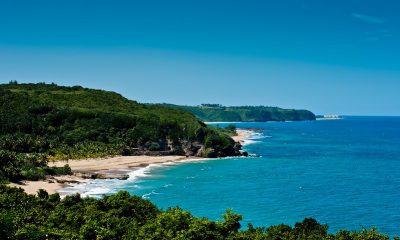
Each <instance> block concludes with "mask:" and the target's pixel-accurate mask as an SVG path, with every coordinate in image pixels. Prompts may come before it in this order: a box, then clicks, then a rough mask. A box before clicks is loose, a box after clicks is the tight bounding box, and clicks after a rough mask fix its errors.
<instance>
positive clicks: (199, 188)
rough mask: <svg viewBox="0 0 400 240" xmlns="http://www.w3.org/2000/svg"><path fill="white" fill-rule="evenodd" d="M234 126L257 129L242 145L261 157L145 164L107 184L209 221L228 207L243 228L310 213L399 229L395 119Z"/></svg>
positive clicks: (331, 221)
mask: <svg viewBox="0 0 400 240" xmlns="http://www.w3.org/2000/svg"><path fill="white" fill-rule="evenodd" d="M219 125H220V126H225V125H226V124H219ZM236 126H237V127H238V128H252V129H257V133H256V134H255V135H253V137H252V138H253V139H252V141H250V142H249V143H250V144H248V145H246V146H245V147H244V148H245V150H247V151H248V152H250V153H254V154H257V155H259V156H260V157H257V158H228V159H220V160H209V161H201V162H191V163H180V164H170V165H163V166H152V167H148V168H146V169H142V170H140V171H137V172H136V175H135V176H136V177H137V178H135V180H134V181H126V182H124V183H122V184H117V185H118V186H115V187H114V188H115V189H114V190H115V191H116V190H120V189H125V190H128V191H129V192H130V193H132V194H136V195H140V196H144V197H145V198H147V199H149V200H151V201H152V202H154V203H155V204H156V205H157V206H158V207H160V208H163V209H167V208H168V207H174V206H180V207H181V208H183V209H187V210H189V211H191V212H192V213H193V214H194V215H195V216H198V217H207V218H210V219H213V220H220V219H221V215H222V214H223V213H224V212H225V210H226V209H227V208H231V209H233V210H234V212H237V213H240V214H242V215H243V216H244V220H243V221H242V225H243V226H244V227H245V226H246V225H247V223H249V222H251V223H253V224H254V225H255V226H270V225H276V224H281V223H285V224H289V225H293V224H294V223H296V222H297V221H301V220H303V219H304V218H305V217H313V218H316V219H317V220H318V221H319V222H321V223H324V224H328V225H329V226H330V228H329V230H330V231H331V232H336V231H337V230H338V229H348V230H360V229H362V227H366V228H369V227H372V226H376V227H377V228H378V229H379V230H380V231H382V232H384V233H387V234H389V235H400V117H345V118H344V119H342V120H324V121H308V122H268V123H236Z"/></svg>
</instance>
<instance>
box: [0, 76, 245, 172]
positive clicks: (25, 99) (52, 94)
mask: <svg viewBox="0 0 400 240" xmlns="http://www.w3.org/2000/svg"><path fill="white" fill-rule="evenodd" d="M239 148H240V147H239V146H236V145H235V143H234V141H233V140H232V139H231V138H230V137H229V136H228V135H227V134H225V133H223V132H221V131H219V130H218V129H215V128H210V127H207V126H206V125H205V124H204V123H202V122H201V121H199V120H197V119H196V117H195V116H194V115H192V114H191V113H188V112H184V111H182V110H179V109H173V108H168V107H165V106H148V105H144V104H140V103H137V102H135V101H131V100H128V99H126V98H124V97H122V96H121V95H119V94H117V93H114V92H107V91H103V90H94V89H87V88H83V87H80V86H75V87H62V86H57V85H55V84H44V83H40V84H3V85H0V157H1V158H2V162H1V166H0V178H3V179H18V178H21V177H22V178H27V179H30V178H32V176H31V175H33V176H36V177H37V175H38V174H39V178H41V177H42V175H44V173H43V172H40V173H38V172H32V169H43V168H45V166H46V162H47V161H48V160H49V159H50V160H51V159H76V158H86V157H100V156H106V155H143V154H146V155H170V154H177V155H197V156H206V157H223V156H232V155H238V154H239V151H238V150H239ZM17 163H18V164H17ZM36 177H33V178H36Z"/></svg>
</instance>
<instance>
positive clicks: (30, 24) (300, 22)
mask: <svg viewBox="0 0 400 240" xmlns="http://www.w3.org/2000/svg"><path fill="white" fill-rule="evenodd" d="M399 12H400V2H399V3H397V1H394V0H379V1H378V0H376V1H375V0H347V1H344V0H325V1H321V0H279V1H278V0H269V1H267V0H264V1H258V0H254V1H236V0H229V1H216V0H214V1H208V0H203V1H188V0H182V1H175V0H170V1H152V0H149V1H117V0H116V1H102V0H97V1H83V0H81V1H76V0H70V1H19V0H11V1H10V0H2V1H1V3H0V82H8V81H9V80H11V79H16V80H18V81H19V82H42V81H44V82H56V83H58V84H63V85H82V86H86V87H93V88H101V89H107V90H113V91H117V92H120V93H122V94H123V95H124V96H126V97H128V98H130V99H135V100H138V101H140V102H170V103H177V104H200V103H221V104H224V105H272V106H281V107H288V108H306V109H310V110H312V111H314V112H315V113H338V114H354V115H400V94H399V89H400V44H398V43H399V42H400V15H399V14H398V13H399Z"/></svg>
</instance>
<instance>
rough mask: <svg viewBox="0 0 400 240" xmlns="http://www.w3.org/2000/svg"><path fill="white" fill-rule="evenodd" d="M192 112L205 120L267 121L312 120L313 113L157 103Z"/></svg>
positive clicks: (275, 109)
mask: <svg viewBox="0 0 400 240" xmlns="http://www.w3.org/2000/svg"><path fill="white" fill-rule="evenodd" d="M158 106H166V107H171V108H175V109H181V110H184V111H187V112H190V113H193V114H194V115H195V116H196V117H198V118H199V119H201V120H202V121H205V122H268V121H312V120H315V115H314V113H312V112H310V111H308V110H297V109H283V108H278V107H266V106H240V107H225V106H222V105H220V104H202V105H200V106H180V105H173V104H158Z"/></svg>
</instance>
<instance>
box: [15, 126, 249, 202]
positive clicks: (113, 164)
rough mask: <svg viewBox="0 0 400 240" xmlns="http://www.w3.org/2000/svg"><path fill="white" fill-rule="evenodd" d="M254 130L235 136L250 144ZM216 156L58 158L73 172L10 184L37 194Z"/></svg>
mask: <svg viewBox="0 0 400 240" xmlns="http://www.w3.org/2000/svg"><path fill="white" fill-rule="evenodd" d="M253 133H254V131H252V130H248V129H238V130H237V135H236V136H232V139H233V140H234V141H235V142H239V143H240V144H242V145H246V144H247V143H246V141H248V140H249V138H250V137H251V136H252V134H253ZM202 160H212V159H210V158H200V157H186V156H175V155H173V156H112V157H104V158H89V159H81V160H69V161H56V162H50V163H48V165H49V166H57V167H62V166H64V165H65V164H68V165H69V166H70V167H71V170H72V172H73V175H66V176H50V177H48V178H46V179H45V180H41V181H21V182H20V183H10V184H9V186H12V187H19V188H22V189H23V190H24V191H25V192H26V193H28V194H36V193H37V191H38V190H39V189H44V190H46V191H47V192H48V193H49V194H53V193H60V195H61V196H65V194H62V189H64V188H69V187H72V186H74V185H75V186H76V185H77V184H78V185H81V184H86V183H88V182H90V181H91V180H93V179H91V176H93V175H96V176H97V177H99V179H119V180H127V179H129V178H130V174H129V173H132V172H134V171H137V170H140V169H144V168H146V167H149V166H151V165H156V164H168V163H181V162H193V161H202Z"/></svg>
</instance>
